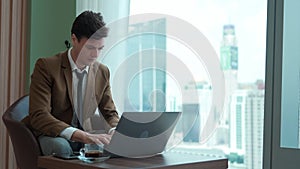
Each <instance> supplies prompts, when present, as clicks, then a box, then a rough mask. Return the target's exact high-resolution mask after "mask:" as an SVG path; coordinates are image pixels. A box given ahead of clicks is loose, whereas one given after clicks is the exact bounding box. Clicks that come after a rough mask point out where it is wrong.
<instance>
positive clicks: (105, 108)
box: [98, 66, 119, 127]
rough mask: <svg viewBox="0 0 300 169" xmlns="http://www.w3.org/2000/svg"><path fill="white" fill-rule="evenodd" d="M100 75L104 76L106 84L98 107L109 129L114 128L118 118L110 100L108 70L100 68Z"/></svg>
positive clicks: (111, 99)
mask: <svg viewBox="0 0 300 169" xmlns="http://www.w3.org/2000/svg"><path fill="white" fill-rule="evenodd" d="M100 70H101V69H100ZM102 73H104V74H105V75H104V77H105V79H104V80H105V81H106V84H105V86H104V92H103V95H102V99H101V101H100V104H99V105H98V107H99V110H100V112H101V113H102V115H103V116H104V118H105V120H106V121H107V122H108V124H109V125H110V127H116V126H117V124H118V122H119V116H118V113H117V110H116V106H115V104H114V101H113V98H112V93H111V87H110V80H109V79H110V72H109V69H108V68H107V67H106V66H105V67H104V68H102Z"/></svg>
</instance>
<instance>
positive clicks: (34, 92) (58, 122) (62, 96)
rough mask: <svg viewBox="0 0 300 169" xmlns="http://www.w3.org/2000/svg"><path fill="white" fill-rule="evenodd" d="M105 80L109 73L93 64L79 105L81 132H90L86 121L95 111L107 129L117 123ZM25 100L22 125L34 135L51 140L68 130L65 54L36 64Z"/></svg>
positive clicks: (70, 104) (69, 101)
mask: <svg viewBox="0 0 300 169" xmlns="http://www.w3.org/2000/svg"><path fill="white" fill-rule="evenodd" d="M109 78H110V73H109V70H108V68H107V67H106V66H104V65H103V64H101V63H99V62H95V63H94V64H92V65H91V66H90V68H89V73H88V78H87V79H88V80H87V88H86V92H85V93H86V94H85V98H84V105H83V112H84V115H83V119H84V123H83V128H84V129H85V130H91V128H92V127H91V120H90V117H93V116H95V115H94V112H95V110H96V108H97V107H98V108H99V111H100V112H101V113H100V115H101V114H102V115H103V117H104V119H105V120H106V122H107V123H108V124H109V125H108V126H109V127H115V126H116V125H117V123H118V121H119V117H118V113H117V111H116V107H115V105H114V102H113V99H112V95H111V88H110V80H109ZM29 96H30V97H29V116H27V117H26V118H25V119H24V120H23V121H24V122H25V123H26V124H27V125H29V127H31V128H32V129H33V130H34V131H35V132H36V134H38V135H39V134H45V135H48V136H53V137H55V136H58V135H59V134H60V133H61V131H62V130H64V129H65V128H66V127H69V126H70V124H71V121H72V117H73V112H74V109H73V107H74V106H73V96H72V71H71V66H70V63H69V60H68V52H67V51H65V52H63V53H59V54H57V55H55V56H52V57H48V58H40V59H38V60H37V62H36V64H35V68H34V71H33V74H32V75H31V85H30V93H29ZM102 122H103V123H106V122H105V121H102Z"/></svg>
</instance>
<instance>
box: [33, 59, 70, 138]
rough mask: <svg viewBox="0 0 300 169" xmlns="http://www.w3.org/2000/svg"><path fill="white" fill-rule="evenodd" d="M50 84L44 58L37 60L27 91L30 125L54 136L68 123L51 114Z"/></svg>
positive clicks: (51, 82) (51, 81)
mask: <svg viewBox="0 0 300 169" xmlns="http://www.w3.org/2000/svg"><path fill="white" fill-rule="evenodd" d="M52 85H53V78H52V77H51V75H50V74H49V68H48V67H47V63H46V60H45V59H44V58H42V59H39V60H37V62H36V64H35V68H34V71H33V74H32V75H31V84H30V93H29V94H30V97H29V119H30V125H31V127H32V128H33V129H34V130H36V131H37V132H41V133H43V134H45V135H48V136H53V137H55V136H58V135H59V134H60V132H61V131H62V130H63V129H65V128H67V127H69V125H68V124H66V123H65V122H63V121H60V120H58V119H56V118H55V117H54V116H53V115H52V114H51V88H52Z"/></svg>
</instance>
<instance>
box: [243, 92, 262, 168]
mask: <svg viewBox="0 0 300 169" xmlns="http://www.w3.org/2000/svg"><path fill="white" fill-rule="evenodd" d="M263 124H264V90H263V89H260V90H258V89H257V90H252V91H250V92H249V93H248V95H247V98H246V111H245V133H246V136H245V140H246V142H245V145H246V152H245V165H246V167H247V169H261V168H262V155H263Z"/></svg>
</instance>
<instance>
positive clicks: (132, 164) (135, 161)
mask: <svg viewBox="0 0 300 169" xmlns="http://www.w3.org/2000/svg"><path fill="white" fill-rule="evenodd" d="M38 167H41V168H47V169H83V168H89V169H107V168H113V169H125V168H130V169H134V168H143V169H150V168H151V169H154V168H160V169H162V168H164V169H192V168H197V169H226V168H228V160H227V159H225V158H218V157H208V156H202V155H191V154H183V153H175V152H168V153H165V154H161V155H156V156H153V157H149V158H111V159H108V160H106V161H104V162H99V163H93V164H89V163H84V162H82V161H80V160H77V159H75V160H62V159H58V158H55V157H52V156H41V157H39V158H38Z"/></svg>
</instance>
